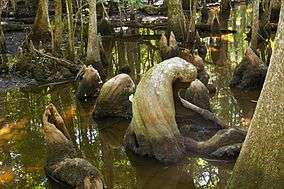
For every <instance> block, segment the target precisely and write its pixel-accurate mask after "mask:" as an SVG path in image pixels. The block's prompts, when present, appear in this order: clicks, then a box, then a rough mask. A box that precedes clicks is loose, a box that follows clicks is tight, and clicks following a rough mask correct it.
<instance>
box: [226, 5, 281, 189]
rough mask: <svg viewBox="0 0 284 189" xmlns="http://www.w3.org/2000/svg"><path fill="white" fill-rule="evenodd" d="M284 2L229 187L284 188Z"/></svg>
mask: <svg viewBox="0 0 284 189" xmlns="http://www.w3.org/2000/svg"><path fill="white" fill-rule="evenodd" d="M283 3H284V1H283V0H282V8H281V13H280V22H279V24H278V32H277V34H276V36H277V38H276V45H275V48H274V52H273V55H272V58H271V61H270V66H269V69H268V74H267V77H266V80H265V83H264V87H263V89H262V92H261V95H260V98H259V100H258V103H257V107H256V111H255V114H254V116H253V119H252V123H251V125H250V128H249V131H248V135H247V137H246V140H245V142H244V144H243V147H242V150H241V153H240V156H239V158H238V160H237V163H236V165H235V167H234V172H233V177H232V181H231V183H230V185H229V188H232V189H233V188H238V189H239V188H240V189H242V188H259V189H266V188H283V170H284V165H283V154H284V151H283V143H284V140H283V139H284V138H283V136H284V133H283V125H284V119H283V118H284V82H283V80H284V75H283V73H284V59H283V53H284V46H283V44H284V33H283V30H284V6H283Z"/></svg>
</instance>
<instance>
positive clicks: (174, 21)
mask: <svg viewBox="0 0 284 189" xmlns="http://www.w3.org/2000/svg"><path fill="white" fill-rule="evenodd" d="M165 3H166V7H167V16H168V28H169V30H170V31H173V32H174V34H175V36H176V37H177V38H183V39H185V33H184V31H185V27H186V20H185V16H184V14H183V10H182V2H181V0H166V1H165Z"/></svg>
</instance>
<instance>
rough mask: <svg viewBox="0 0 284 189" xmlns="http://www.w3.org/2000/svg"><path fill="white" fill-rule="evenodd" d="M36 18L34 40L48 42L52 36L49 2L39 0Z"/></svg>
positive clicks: (33, 32) (33, 30)
mask: <svg viewBox="0 0 284 189" xmlns="http://www.w3.org/2000/svg"><path fill="white" fill-rule="evenodd" d="M37 7H38V8H37V13H36V18H35V21H34V24H33V29H32V38H31V39H32V40H33V41H34V42H39V41H43V42H44V41H48V40H50V38H51V35H50V22H49V15H48V0H38V5H37Z"/></svg>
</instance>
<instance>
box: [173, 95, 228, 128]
mask: <svg viewBox="0 0 284 189" xmlns="http://www.w3.org/2000/svg"><path fill="white" fill-rule="evenodd" d="M178 97H179V99H180V101H181V103H182V105H183V106H184V107H185V108H188V109H190V110H192V111H194V112H197V113H198V114H200V115H201V116H202V117H204V118H205V119H206V120H210V121H213V122H215V123H217V124H218V125H220V126H221V127H222V128H224V129H225V128H228V125H227V124H225V123H224V122H223V121H221V120H220V119H219V118H218V117H217V116H215V114H214V113H212V112H210V111H209V110H206V109H203V108H200V107H198V106H196V105H194V104H192V103H190V102H188V101H187V100H185V99H183V98H182V97H181V95H180V92H179V93H178Z"/></svg>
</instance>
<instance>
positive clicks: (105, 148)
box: [101, 139, 114, 188]
mask: <svg viewBox="0 0 284 189" xmlns="http://www.w3.org/2000/svg"><path fill="white" fill-rule="evenodd" d="M101 149H102V161H103V168H102V174H103V175H104V181H105V183H106V186H107V188H113V187H114V183H113V180H114V179H113V178H114V166H113V165H114V154H113V149H111V147H110V146H109V145H108V143H107V142H106V141H103V140H102V139H101Z"/></svg>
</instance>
